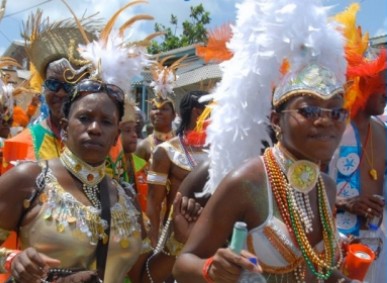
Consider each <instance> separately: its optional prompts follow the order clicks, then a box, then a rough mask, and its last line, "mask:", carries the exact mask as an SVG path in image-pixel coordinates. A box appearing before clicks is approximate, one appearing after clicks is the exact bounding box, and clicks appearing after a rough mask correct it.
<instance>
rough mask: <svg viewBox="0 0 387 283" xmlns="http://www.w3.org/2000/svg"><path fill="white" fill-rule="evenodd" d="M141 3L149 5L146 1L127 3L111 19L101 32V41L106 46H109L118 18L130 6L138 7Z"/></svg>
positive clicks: (139, 0) (138, 0)
mask: <svg viewBox="0 0 387 283" xmlns="http://www.w3.org/2000/svg"><path fill="white" fill-rule="evenodd" d="M141 3H147V1H144V0H135V1H132V2H129V3H127V4H126V5H124V6H123V7H122V8H120V9H119V10H118V11H117V12H115V13H114V15H113V16H112V17H111V18H110V20H109V21H108V22H107V24H106V25H105V27H104V28H103V30H102V31H101V35H100V40H101V41H102V43H103V44H104V45H106V44H107V41H108V38H109V35H110V32H111V31H112V29H113V27H114V24H115V22H116V20H117V18H118V16H119V15H120V14H121V13H122V12H123V11H124V10H126V9H127V8H129V7H130V6H133V5H136V4H141Z"/></svg>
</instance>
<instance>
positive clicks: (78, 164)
mask: <svg viewBox="0 0 387 283" xmlns="http://www.w3.org/2000/svg"><path fill="white" fill-rule="evenodd" d="M60 160H61V162H62V164H63V166H64V167H66V169H67V170H69V171H70V172H71V174H73V175H74V176H75V177H76V178H77V179H78V180H80V181H81V182H82V189H83V192H84V193H85V195H86V197H87V198H88V199H89V201H90V202H91V204H92V205H93V206H94V207H96V208H98V209H100V208H101V201H100V188H99V183H100V182H101V181H102V179H103V178H104V177H105V163H102V164H101V165H99V166H97V167H93V166H90V165H89V164H87V163H86V162H84V161H82V160H81V159H79V158H78V157H77V156H75V154H73V153H72V152H71V151H70V150H69V149H68V148H67V147H66V148H65V149H64V151H63V152H62V154H61V156H60Z"/></svg>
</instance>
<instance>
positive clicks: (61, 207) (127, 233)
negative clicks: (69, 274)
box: [20, 170, 142, 283]
mask: <svg viewBox="0 0 387 283" xmlns="http://www.w3.org/2000/svg"><path fill="white" fill-rule="evenodd" d="M117 188H118V202H117V203H115V204H114V205H113V206H112V207H111V225H110V226H111V228H110V241H109V249H108V257H107V263H106V270H105V278H104V282H105V283H115V282H123V278H124V276H125V274H126V273H127V272H128V271H129V270H130V268H131V267H132V266H133V264H134V263H135V262H136V260H137V258H138V256H139V254H140V253H141V249H142V240H141V228H140V225H139V223H138V217H139V212H138V211H137V209H136V208H135V206H134V205H133V203H132V200H131V199H130V198H129V197H128V196H127V194H126V193H125V192H124V189H123V188H122V187H120V186H119V185H118V184H117ZM40 202H41V208H40V212H39V214H38V215H37V217H36V218H35V219H33V221H31V222H30V223H28V224H26V225H24V226H23V227H21V229H20V239H21V245H22V248H23V249H25V248H27V247H31V246H32V247H34V248H36V249H37V250H38V251H39V252H41V253H44V254H46V255H48V256H50V257H53V258H56V259H59V260H60V261H61V267H63V268H72V267H73V268H75V267H77V268H85V269H94V270H95V269H96V263H95V251H96V244H97V242H98V238H99V237H102V236H103V233H102V231H103V229H101V228H103V227H106V225H107V223H106V221H104V220H102V219H101V218H100V211H99V210H98V209H96V208H94V207H92V206H86V205H84V204H82V203H81V202H79V201H78V200H77V199H75V198H74V197H73V196H72V195H71V194H70V193H68V192H66V191H65V190H64V189H63V188H62V187H61V185H60V184H59V183H58V181H57V180H56V178H55V176H54V175H53V174H52V172H51V170H48V173H47V178H46V185H45V188H44V190H43V192H42V193H41V195H40Z"/></svg>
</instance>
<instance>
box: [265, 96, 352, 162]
mask: <svg viewBox="0 0 387 283" xmlns="http://www.w3.org/2000/svg"><path fill="white" fill-rule="evenodd" d="M305 107H308V108H305ZM342 107H343V99H342V97H341V96H340V95H336V96H334V97H332V98H331V99H329V100H322V99H320V98H317V97H311V96H298V97H295V98H293V99H291V100H290V101H288V103H287V104H286V106H285V109H284V110H283V111H282V112H281V113H274V114H273V117H272V122H273V123H274V124H276V125H278V126H279V128H280V131H281V136H280V142H281V143H282V145H283V146H284V147H285V148H286V149H287V150H288V151H289V152H290V153H291V154H293V155H294V156H295V157H296V158H297V159H306V160H310V161H313V162H316V163H318V162H320V161H323V162H326V161H329V160H330V159H331V157H332V155H333V153H334V151H335V150H336V148H337V146H338V145H339V143H340V140H341V136H342V134H343V132H344V130H345V126H346V121H347V119H346V117H347V115H346V111H345V110H343V111H338V112H336V111H335V112H331V111H330V110H334V109H336V110H339V109H341V108H342ZM320 108H323V109H322V111H321V115H315V114H314V115H313V114H312V113H316V110H317V112H318V111H320V110H321V109H320ZM300 109H301V110H300ZM332 113H333V114H335V115H333V116H334V117H331V114H332ZM338 113H341V114H343V115H341V114H340V115H339V114H338ZM305 116H308V117H305ZM339 116H340V117H341V118H343V119H341V120H337V119H335V117H336V118H337V117H339Z"/></svg>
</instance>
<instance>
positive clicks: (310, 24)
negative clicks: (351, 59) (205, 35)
mask: <svg viewBox="0 0 387 283" xmlns="http://www.w3.org/2000/svg"><path fill="white" fill-rule="evenodd" d="M236 7H237V20H236V24H235V26H233V37H232V39H231V40H230V42H229V44H228V48H229V49H230V50H231V51H232V52H233V54H234V55H233V57H232V59H230V60H229V61H226V62H223V63H222V64H221V69H222V72H223V77H222V81H221V82H220V83H219V84H218V86H217V88H216V90H215V92H214V93H213V98H214V100H215V101H216V106H215V107H214V109H213V111H212V114H211V123H210V125H209V127H208V130H207V134H208V136H207V143H208V144H210V153H209V157H210V160H211V163H210V172H209V173H210V179H209V181H208V183H207V185H206V188H205V191H204V192H203V193H208V192H209V193H213V192H214V191H215V189H216V188H217V186H218V184H219V183H220V181H221V180H222V178H223V177H224V176H225V175H226V174H227V173H228V172H230V171H231V170H232V169H235V168H237V167H238V166H240V165H241V163H242V162H244V161H245V160H246V159H248V158H251V157H254V156H258V155H260V153H261V150H262V140H269V136H268V132H267V125H268V123H269V115H270V110H271V99H272V96H271V93H272V88H273V86H274V85H276V84H277V83H278V82H279V80H280V79H281V74H280V66H281V64H282V61H283V59H284V58H287V59H288V60H289V62H290V65H291V71H294V70H298V69H299V68H300V67H302V66H305V65H307V64H308V63H310V62H312V61H313V62H315V63H317V64H319V65H322V66H325V67H327V68H329V69H331V70H332V71H333V72H334V73H335V74H336V76H337V79H338V80H339V81H340V82H344V80H345V70H346V61H345V57H344V39H343V37H342V35H341V34H340V33H339V32H338V30H337V26H336V23H333V22H330V21H329V20H328V16H327V11H328V8H326V7H323V6H322V4H321V3H320V1H317V0H275V1H273V0H245V1H243V3H241V4H237V5H236Z"/></svg>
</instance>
